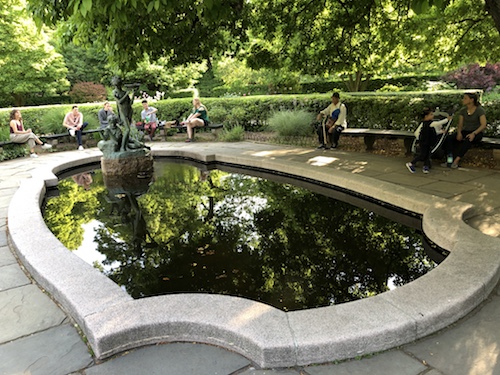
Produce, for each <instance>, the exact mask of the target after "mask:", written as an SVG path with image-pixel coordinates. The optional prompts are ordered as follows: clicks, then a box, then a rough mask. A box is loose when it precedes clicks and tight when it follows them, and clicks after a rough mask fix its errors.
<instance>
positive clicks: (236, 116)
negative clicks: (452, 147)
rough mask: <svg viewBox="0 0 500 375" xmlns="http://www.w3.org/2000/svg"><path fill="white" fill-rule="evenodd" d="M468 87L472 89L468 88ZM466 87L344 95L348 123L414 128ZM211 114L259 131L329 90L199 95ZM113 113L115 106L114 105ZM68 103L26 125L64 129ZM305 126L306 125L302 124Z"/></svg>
mask: <svg viewBox="0 0 500 375" xmlns="http://www.w3.org/2000/svg"><path fill="white" fill-rule="evenodd" d="M469 91H470V90H469ZM463 92H465V90H460V91H459V90H453V91H439V92H398V93H342V94H341V100H342V102H344V103H345V104H346V106H347V119H348V123H349V127H356V128H373V129H396V130H414V129H416V128H417V125H418V123H419V122H420V121H419V119H418V118H417V116H418V113H419V112H420V111H421V110H422V108H423V107H424V106H433V107H440V109H441V110H443V111H447V112H455V111H456V110H458V109H459V108H460V107H461V105H462V104H461V98H462V95H463ZM202 102H203V104H205V105H206V107H207V109H208V113H209V117H210V119H211V121H212V122H214V123H224V124H225V125H226V126H227V127H228V128H232V127H234V126H242V127H243V128H244V129H245V130H247V131H261V130H263V129H264V128H265V127H266V126H267V125H268V119H269V118H270V117H271V115H272V114H273V113H274V112H276V111H279V110H298V109H301V110H305V111H307V112H311V113H313V114H317V113H318V112H319V111H320V110H322V109H324V108H326V107H327V106H328V104H329V103H330V97H329V95H327V94H303V95H272V96H247V97H232V98H202ZM499 104H500V103H499V102H498V101H494V102H486V103H484V107H485V110H486V116H487V118H488V124H490V125H489V126H488V129H487V130H486V134H487V135H488V136H500V105H499ZM151 106H153V107H155V108H158V117H159V119H160V120H172V119H182V118H184V117H187V116H188V115H189V113H190V111H191V109H192V102H191V98H180V99H168V100H161V101H158V102H154V103H151ZM113 107H114V110H115V112H116V106H115V105H113ZM101 108H102V104H81V105H79V109H80V111H81V112H82V113H83V115H84V120H85V121H88V122H89V123H90V126H89V129H95V128H98V127H99V122H98V120H97V112H98V111H99V110H100V109H101ZM133 109H134V114H135V115H134V119H135V120H136V121H138V120H140V112H141V110H142V106H141V103H140V102H137V103H135V104H134V106H133ZM70 110H71V105H59V106H44V107H31V108H21V111H22V114H23V118H24V123H25V126H26V127H27V128H32V129H33V130H34V132H35V133H36V134H49V133H59V132H63V131H64V130H65V129H64V127H63V126H62V120H63V118H64V114H65V113H67V112H69V111H70ZM9 112H10V109H2V110H0V128H3V127H5V126H7V127H8V124H9ZM304 125H307V124H304ZM5 135H7V138H6V139H0V140H7V139H8V128H7V131H5V129H1V130H0V137H2V138H5Z"/></svg>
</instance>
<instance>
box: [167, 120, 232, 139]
mask: <svg viewBox="0 0 500 375" xmlns="http://www.w3.org/2000/svg"><path fill="white" fill-rule="evenodd" d="M223 127H224V124H212V123H210V124H208V125H205V126H199V127H197V128H193V134H194V133H196V130H218V129H222V128H223ZM158 129H159V130H161V132H162V133H161V135H162V136H163V135H165V130H168V129H177V131H179V132H182V131H186V127H185V126H182V125H175V121H160V122H159V123H158Z"/></svg>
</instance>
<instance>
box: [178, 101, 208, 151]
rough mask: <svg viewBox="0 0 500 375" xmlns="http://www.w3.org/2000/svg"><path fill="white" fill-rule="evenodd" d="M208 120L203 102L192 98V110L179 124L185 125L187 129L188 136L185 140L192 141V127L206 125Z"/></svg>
mask: <svg viewBox="0 0 500 375" xmlns="http://www.w3.org/2000/svg"><path fill="white" fill-rule="evenodd" d="M209 122H210V120H209V119H208V112H207V109H206V108H205V106H204V105H203V104H201V101H200V99H199V98H194V99H193V111H192V112H191V114H190V115H189V117H188V118H187V119H186V120H185V121H182V122H181V125H182V126H185V127H186V130H187V136H188V138H187V139H186V142H192V141H193V135H194V131H193V129H194V128H197V127H201V126H208V124H209Z"/></svg>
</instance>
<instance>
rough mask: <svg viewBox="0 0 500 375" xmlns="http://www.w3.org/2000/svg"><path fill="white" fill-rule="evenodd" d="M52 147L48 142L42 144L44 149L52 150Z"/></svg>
mask: <svg viewBox="0 0 500 375" xmlns="http://www.w3.org/2000/svg"><path fill="white" fill-rule="evenodd" d="M51 148H52V145H49V144H48V143H44V144H43V145H42V150H50V149H51Z"/></svg>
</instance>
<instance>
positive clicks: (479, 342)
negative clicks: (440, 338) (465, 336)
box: [456, 333, 499, 375]
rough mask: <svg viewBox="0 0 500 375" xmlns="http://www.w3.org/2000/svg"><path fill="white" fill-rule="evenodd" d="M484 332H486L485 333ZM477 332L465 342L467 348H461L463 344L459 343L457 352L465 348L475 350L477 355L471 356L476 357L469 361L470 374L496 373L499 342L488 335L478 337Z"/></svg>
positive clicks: (484, 374) (485, 374) (488, 374)
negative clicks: (486, 337)
mask: <svg viewBox="0 0 500 375" xmlns="http://www.w3.org/2000/svg"><path fill="white" fill-rule="evenodd" d="M483 334H484V333H483ZM478 335H479V334H476V335H475V337H473V338H472V339H471V340H467V341H466V343H465V346H466V348H461V349H460V348H459V347H460V346H461V345H462V344H457V349H456V353H460V352H462V351H463V350H467V352H475V355H472V356H470V357H471V358H473V359H474V361H473V362H472V363H469V364H468V366H469V367H470V368H469V370H468V372H467V374H469V375H495V374H498V372H497V371H498V355H499V348H498V343H497V342H495V340H494V339H492V338H490V337H488V339H485V338H484V337H483V338H481V337H477V336H478Z"/></svg>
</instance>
